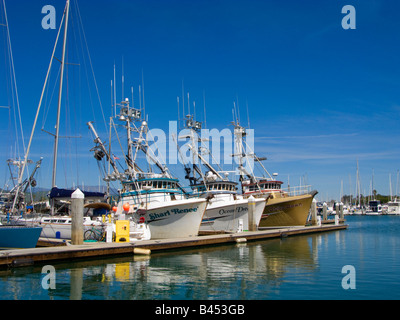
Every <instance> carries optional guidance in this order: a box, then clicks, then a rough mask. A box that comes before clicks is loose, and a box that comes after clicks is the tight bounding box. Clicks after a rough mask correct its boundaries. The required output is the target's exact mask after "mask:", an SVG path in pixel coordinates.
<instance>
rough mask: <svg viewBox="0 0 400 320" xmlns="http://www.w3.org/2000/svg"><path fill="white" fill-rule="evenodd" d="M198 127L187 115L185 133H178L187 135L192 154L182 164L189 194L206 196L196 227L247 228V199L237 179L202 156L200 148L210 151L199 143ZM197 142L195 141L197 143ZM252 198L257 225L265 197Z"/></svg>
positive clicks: (181, 137)
mask: <svg viewBox="0 0 400 320" xmlns="http://www.w3.org/2000/svg"><path fill="white" fill-rule="evenodd" d="M201 127H202V124H201V123H200V122H198V121H194V120H193V116H191V115H188V116H187V121H186V129H188V131H189V133H188V134H187V135H185V136H180V137H179V138H180V139H183V138H187V139H189V149H190V150H191V152H192V154H193V166H192V167H190V166H189V165H185V171H186V179H188V180H189V181H190V184H191V185H190V187H191V188H192V190H193V194H194V195H196V196H200V197H203V198H206V199H208V204H207V208H206V212H205V213H204V217H203V220H202V222H201V227H200V231H224V232H237V231H238V230H239V231H241V230H248V229H249V223H248V221H249V217H248V214H249V205H248V199H245V198H243V196H241V195H238V193H237V189H238V188H237V182H234V181H230V180H229V179H227V176H228V173H227V172H224V171H223V170H220V171H217V170H216V169H215V168H214V167H213V166H212V165H211V164H210V163H209V162H208V161H207V160H206V159H205V158H204V157H203V155H202V153H203V152H205V153H210V151H209V150H208V148H207V147H206V146H205V145H204V144H203V143H202V139H201V137H200V136H199V134H198V131H199V130H201ZM197 142H198V143H199V145H198V146H197V144H196V143H197ZM197 158H198V159H199V161H200V162H201V164H202V165H204V166H205V167H206V168H207V170H208V171H207V172H206V173H203V172H202V170H201V167H200V166H197V165H196V161H195V159H197ZM196 173H197V175H196ZM254 201H255V203H256V205H255V212H254V219H255V224H256V226H257V227H258V224H259V223H260V219H261V215H262V212H263V210H264V207H265V200H264V199H255V200H254Z"/></svg>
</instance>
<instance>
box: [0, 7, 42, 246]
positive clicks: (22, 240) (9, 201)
mask: <svg viewBox="0 0 400 320" xmlns="http://www.w3.org/2000/svg"><path fill="white" fill-rule="evenodd" d="M2 7H3V12H4V18H5V24H4V25H3V24H0V28H1V27H5V28H7V32H6V34H7V36H6V37H7V39H6V40H7V49H8V52H7V54H8V58H9V62H10V64H11V67H10V70H12V73H13V74H12V76H11V79H12V80H11V81H12V87H13V88H16V79H15V70H14V61H13V55H12V46H11V39H10V32H9V26H8V19H7V10H6V4H5V1H4V0H3V1H2ZM15 94H16V95H17V98H18V93H17V90H15ZM17 101H18V99H17ZM17 107H18V108H19V104H18V103H17ZM19 114H20V113H19ZM24 151H25V150H24ZM10 161H12V160H10ZM15 161H17V162H16V163H15V164H16V165H19V166H21V165H22V164H23V165H24V166H25V165H26V162H27V157H25V162H22V160H20V159H19V160H15ZM29 162H31V161H29ZM40 162H41V160H40V161H39V162H38V163H39V167H40ZM35 172H36V169H35V170H34V172H33V173H32V175H31V176H30V177H29V178H28V179H25V180H23V172H22V170H18V183H17V184H16V185H15V186H14V188H13V189H12V190H11V192H9V193H8V195H7V197H4V196H5V195H4V194H3V195H2V196H3V199H4V200H6V201H5V203H3V204H4V205H5V207H4V208H3V209H4V210H5V211H6V212H7V213H11V214H12V213H14V209H16V208H18V209H21V210H24V209H26V206H25V202H24V194H23V193H22V192H21V189H22V190H23V191H25V190H26V188H27V186H29V184H30V183H32V184H33V175H34V173H35ZM3 213H5V212H3ZM9 218H10V216H8V219H7V223H6V224H3V223H4V222H3V223H1V222H0V249H16V248H34V247H36V244H37V242H38V240H39V236H40V233H41V231H42V228H41V227H36V226H28V225H25V224H23V223H18V224H16V223H12V222H13V221H11V220H10V219H9Z"/></svg>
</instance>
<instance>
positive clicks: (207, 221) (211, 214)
mask: <svg viewBox="0 0 400 320" xmlns="http://www.w3.org/2000/svg"><path fill="white" fill-rule="evenodd" d="M213 200H214V199H211V200H210V202H209V203H208V205H207V208H206V212H205V213H204V217H203V220H202V222H201V226H200V231H225V232H237V231H238V230H239V229H240V227H242V228H243V230H248V229H249V223H248V220H249V218H248V213H249V206H248V200H247V199H238V200H230V201H224V199H215V200H214V201H213ZM255 202H256V206H255V213H254V216H255V222H256V225H257V226H258V225H259V223H260V220H261V216H262V213H263V210H264V207H265V200H264V199H255Z"/></svg>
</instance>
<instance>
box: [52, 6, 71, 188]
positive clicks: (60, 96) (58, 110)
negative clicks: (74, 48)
mask: <svg viewBox="0 0 400 320" xmlns="http://www.w3.org/2000/svg"><path fill="white" fill-rule="evenodd" d="M68 17H69V0H67V4H66V8H65V26H64V43H63V52H62V59H61V73H60V88H59V91H58V109H57V124H56V135H55V137H54V156H53V178H52V184H51V186H52V188H54V187H55V186H56V174H57V153H58V140H59V133H60V113H61V98H62V88H63V79H64V67H65V49H66V45H67V33H68Z"/></svg>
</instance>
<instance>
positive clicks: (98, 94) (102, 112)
mask: <svg viewBox="0 0 400 320" xmlns="http://www.w3.org/2000/svg"><path fill="white" fill-rule="evenodd" d="M76 9H77V12H78V18H79V21H80V25H81V26H82V33H83V38H84V40H85V44H86V50H87V53H88V58H89V63H90V68H91V71H92V75H93V80H94V84H95V87H96V92H97V97H98V99H99V104H100V109H101V114H102V116H103V121H104V126H105V128H106V130H107V134H108V133H109V132H108V126H107V122H106V118H105V116H104V111H103V105H102V103H101V99H100V93H99V88H98V86H97V81H96V76H95V74H94V69H93V64H92V58H91V56H90V52H89V46H88V44H87V40H86V34H85V30H84V28H83V22H82V17H81V13H80V10H79V6H78V2H77V1H76Z"/></svg>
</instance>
